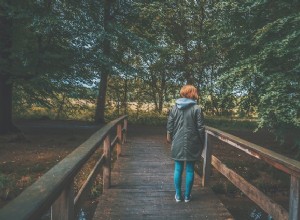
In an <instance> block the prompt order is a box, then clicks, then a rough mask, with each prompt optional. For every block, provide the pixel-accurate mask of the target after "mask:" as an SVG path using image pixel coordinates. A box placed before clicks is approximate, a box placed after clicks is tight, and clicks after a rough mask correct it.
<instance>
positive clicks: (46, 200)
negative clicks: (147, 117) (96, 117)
mask: <svg viewBox="0 0 300 220" xmlns="http://www.w3.org/2000/svg"><path fill="white" fill-rule="evenodd" d="M126 117H127V116H122V117H120V118H118V119H116V120H114V121H111V122H110V123H108V124H106V125H105V126H104V127H103V128H102V129H100V130H99V131H97V132H95V133H94V134H93V135H92V136H91V137H90V138H89V139H88V140H86V141H85V142H84V143H83V144H81V145H80V146H79V147H77V148H76V149H75V150H74V151H73V152H72V153H70V154H69V155H68V156H67V157H66V158H65V159H63V160H62V161H60V162H59V163H58V164H57V165H56V166H54V167H53V168H52V169H50V170H49V171H48V172H47V173H46V174H44V175H43V176H42V177H41V178H39V179H38V180H37V181H36V182H35V183H33V184H32V185H31V186H30V187H28V188H27V189H25V190H24V191H23V192H22V193H21V194H20V195H19V196H18V197H17V198H15V199H14V200H13V201H12V202H10V203H8V204H7V205H6V206H5V207H3V208H2V209H1V210H0V219H9V220H20V219H24V220H25V219H39V218H40V217H41V216H42V215H43V214H44V213H46V212H47V211H48V210H49V208H50V207H51V205H52V203H53V202H54V201H55V200H56V199H57V198H58V197H59V195H60V193H61V192H62V191H63V190H64V189H65V188H66V187H67V186H68V185H69V184H70V181H71V180H72V179H73V178H74V177H75V175H76V174H77V173H78V172H79V170H80V169H81V167H82V166H83V165H84V164H85V163H86V161H87V160H88V159H89V158H90V156H91V155H92V154H93V153H94V152H95V150H96V149H97V148H98V146H100V144H101V143H102V141H103V139H104V137H105V135H106V134H107V133H108V132H110V131H111V130H112V129H113V128H115V126H116V124H118V123H119V122H120V121H122V120H124V119H125V118H126ZM15 210H18V211H17V212H16V211H15Z"/></svg>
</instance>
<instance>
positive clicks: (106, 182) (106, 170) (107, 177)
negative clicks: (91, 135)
mask: <svg viewBox="0 0 300 220" xmlns="http://www.w3.org/2000/svg"><path fill="white" fill-rule="evenodd" d="M103 151H104V166H103V190H105V189H108V188H109V187H110V183H111V153H110V137H109V135H107V136H106V138H105V140H104V144H103Z"/></svg>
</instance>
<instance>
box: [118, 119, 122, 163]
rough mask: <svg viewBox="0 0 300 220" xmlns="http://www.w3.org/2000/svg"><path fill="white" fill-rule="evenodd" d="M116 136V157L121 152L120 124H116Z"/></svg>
mask: <svg viewBox="0 0 300 220" xmlns="http://www.w3.org/2000/svg"><path fill="white" fill-rule="evenodd" d="M117 137H118V142H117V158H119V156H120V155H121V153H122V148H121V147H122V145H121V144H122V125H121V124H118V125H117Z"/></svg>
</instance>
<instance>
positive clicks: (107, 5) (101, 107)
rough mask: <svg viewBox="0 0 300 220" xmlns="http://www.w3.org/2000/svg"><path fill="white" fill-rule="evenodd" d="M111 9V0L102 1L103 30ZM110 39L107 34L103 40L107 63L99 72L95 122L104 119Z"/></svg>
mask: <svg viewBox="0 0 300 220" xmlns="http://www.w3.org/2000/svg"><path fill="white" fill-rule="evenodd" d="M110 11H111V1H110V0H105V1H104V21H103V23H104V24H103V27H104V30H105V31H106V32H107V31H108V25H109V22H110V19H111V15H110ZM110 47H111V45H110V40H109V39H108V36H106V37H105V39H104V42H103V54H104V55H105V56H106V58H107V60H108V63H106V64H105V66H104V68H103V71H102V73H101V79H100V84H99V95H98V97H97V105H96V113H95V122H96V123H104V122H105V119H104V116H105V100H106V92H107V82H108V76H109V74H110V71H111V68H110V63H109V62H110V61H109V57H110V52H111V51H110V50H111V48H110Z"/></svg>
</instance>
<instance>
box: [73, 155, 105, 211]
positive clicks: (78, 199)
mask: <svg viewBox="0 0 300 220" xmlns="http://www.w3.org/2000/svg"><path fill="white" fill-rule="evenodd" d="M103 163H104V155H102V156H101V157H100V159H99V160H98V161H97V163H96V164H95V166H94V168H93V169H92V171H91V173H90V174H89V176H88V178H87V180H86V181H85V182H84V184H82V186H81V188H80V190H79V191H78V193H77V195H76V197H75V199H74V205H75V208H74V209H75V210H78V209H79V205H80V204H81V201H83V199H84V198H85V197H86V195H87V194H88V192H89V191H90V189H91V187H92V185H93V182H94V181H95V179H96V177H97V175H98V174H99V172H100V170H101V168H102V165H103Z"/></svg>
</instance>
